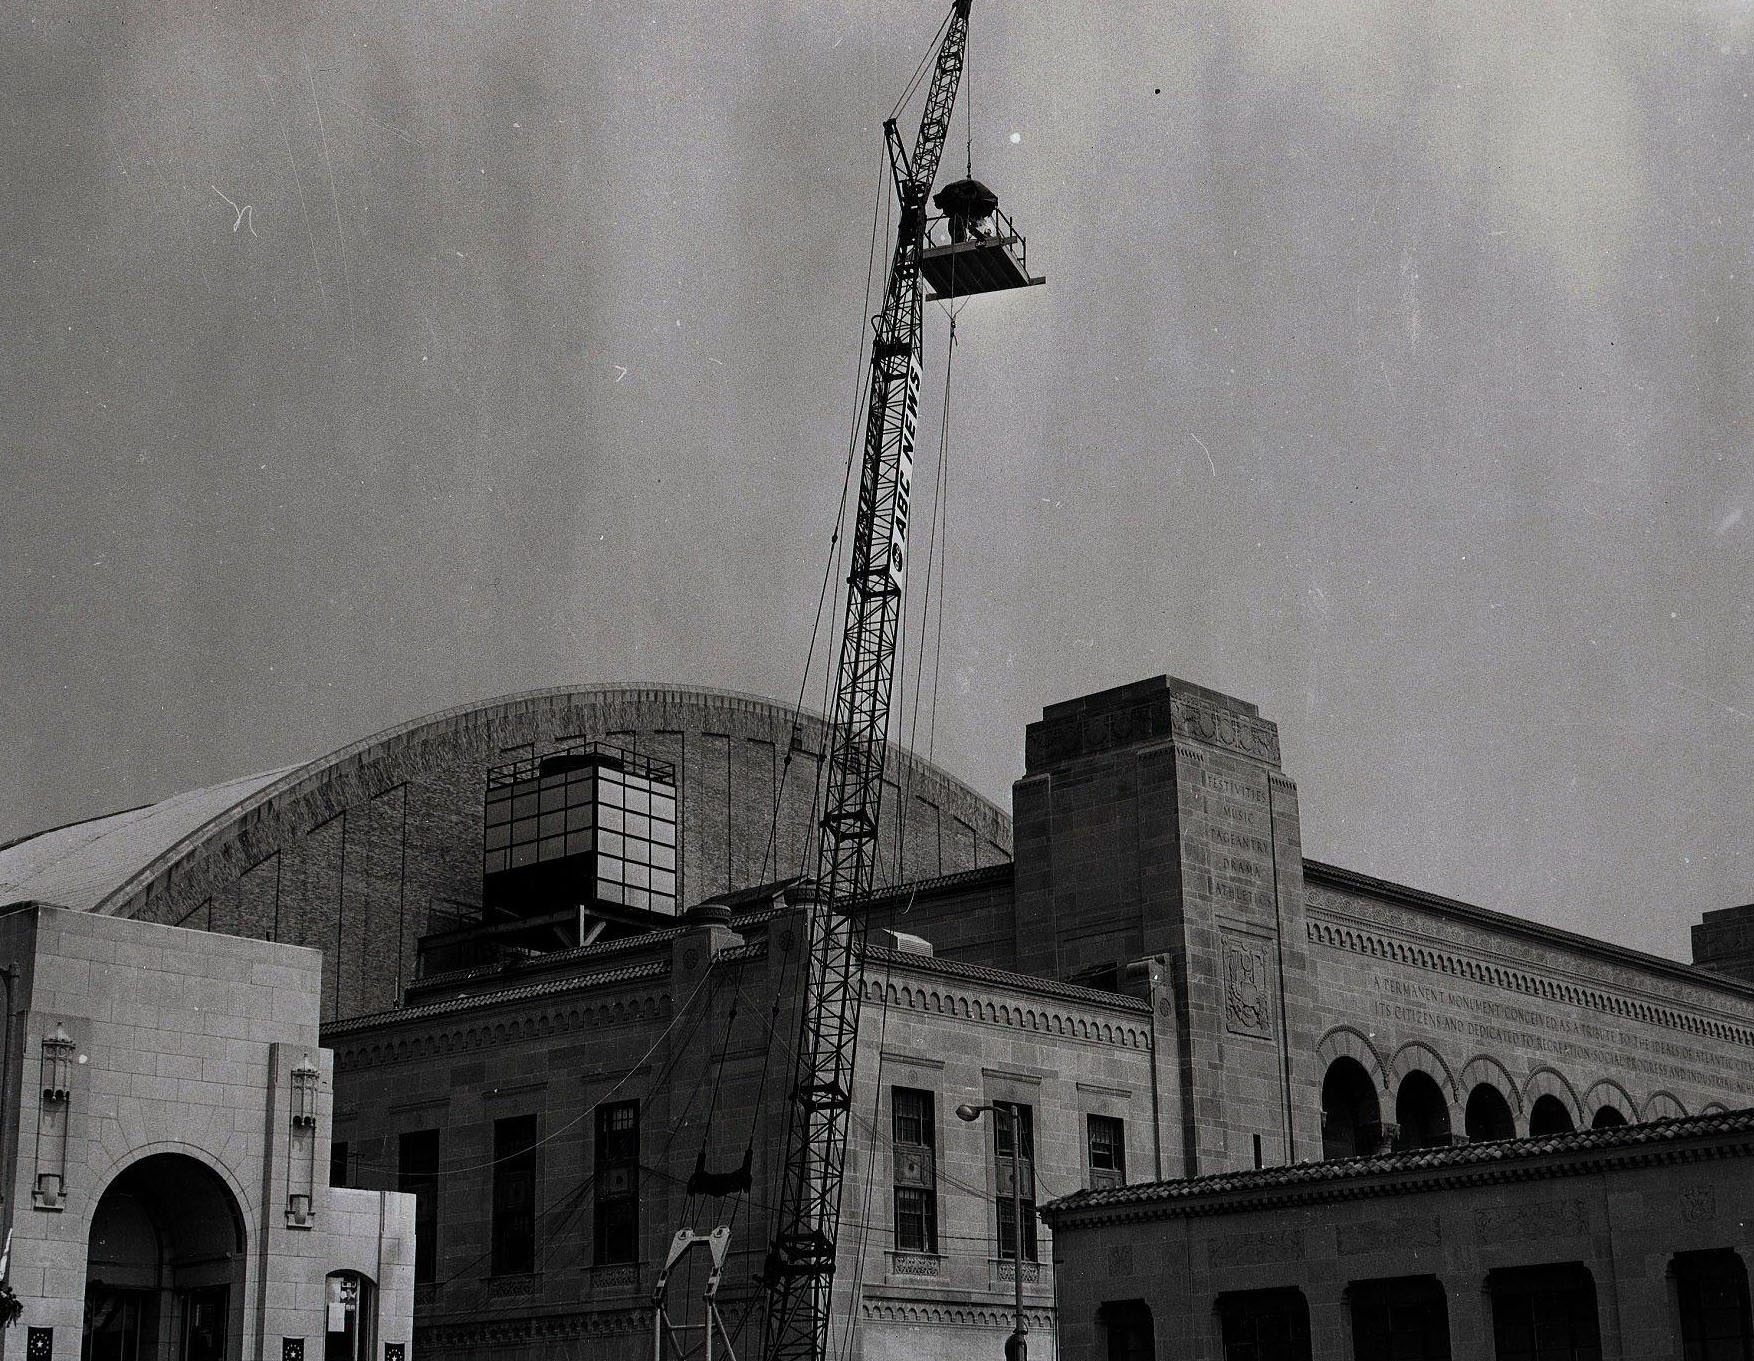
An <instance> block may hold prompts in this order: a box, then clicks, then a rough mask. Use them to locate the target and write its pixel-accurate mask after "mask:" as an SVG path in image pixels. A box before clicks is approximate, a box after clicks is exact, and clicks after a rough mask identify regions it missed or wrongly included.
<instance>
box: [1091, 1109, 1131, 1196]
mask: <svg viewBox="0 0 1754 1361" xmlns="http://www.w3.org/2000/svg"><path fill="white" fill-rule="evenodd" d="M1085 1147H1086V1148H1088V1149H1089V1151H1090V1184H1091V1186H1093V1187H1098V1186H1123V1185H1125V1184H1126V1180H1127V1142H1126V1135H1125V1131H1124V1129H1123V1128H1122V1125H1121V1122H1120V1120H1119V1119H1117V1118H1116V1117H1114V1116H1112V1115H1092V1116H1090V1117H1089V1118H1088V1120H1087V1121H1086V1125H1085Z"/></svg>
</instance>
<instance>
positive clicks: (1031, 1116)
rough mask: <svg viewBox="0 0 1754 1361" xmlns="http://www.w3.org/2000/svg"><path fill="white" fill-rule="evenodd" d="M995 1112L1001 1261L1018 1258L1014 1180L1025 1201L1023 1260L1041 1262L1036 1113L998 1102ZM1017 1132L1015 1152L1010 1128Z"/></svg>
mask: <svg viewBox="0 0 1754 1361" xmlns="http://www.w3.org/2000/svg"><path fill="white" fill-rule="evenodd" d="M994 1104H995V1105H996V1106H998V1109H997V1110H996V1111H994V1112H993V1153H994V1162H995V1167H996V1171H997V1176H996V1177H995V1179H994V1180H995V1182H996V1190H997V1194H996V1195H995V1197H994V1200H995V1202H996V1204H997V1208H998V1222H999V1259H1000V1260H1001V1261H1010V1260H1011V1259H1012V1258H1014V1257H1016V1256H1017V1228H1018V1226H1017V1221H1016V1213H1015V1207H1014V1206H1013V1204H1012V1190H1011V1183H1012V1179H1013V1178H1016V1181H1017V1186H1018V1191H1019V1193H1020V1196H1021V1199H1022V1201H1023V1260H1024V1261H1026V1262H1033V1261H1036V1260H1038V1259H1037V1257H1036V1255H1035V1112H1034V1111H1033V1110H1031V1109H1030V1108H1029V1107H1028V1106H1025V1105H1021V1104H1017V1103H1013V1102H1009V1101H999V1102H995V1103H994ZM1013 1121H1015V1123H1016V1125H1017V1129H1018V1136H1017V1139H1016V1141H1015V1142H1016V1143H1017V1144H1018V1145H1019V1147H1018V1149H1017V1151H1016V1152H1015V1153H1013V1151H1012V1143H1013V1140H1012V1137H1011V1126H1012V1123H1013Z"/></svg>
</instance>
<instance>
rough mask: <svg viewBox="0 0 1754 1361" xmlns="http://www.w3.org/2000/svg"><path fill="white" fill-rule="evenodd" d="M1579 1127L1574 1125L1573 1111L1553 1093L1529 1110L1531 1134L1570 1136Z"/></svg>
mask: <svg viewBox="0 0 1754 1361" xmlns="http://www.w3.org/2000/svg"><path fill="white" fill-rule="evenodd" d="M1576 1128H1577V1126H1576V1125H1575V1124H1573V1123H1572V1119H1571V1109H1570V1107H1568V1106H1567V1105H1566V1104H1565V1103H1564V1102H1563V1101H1561V1100H1560V1099H1559V1098H1558V1097H1556V1096H1554V1095H1553V1093H1552V1092H1548V1093H1547V1094H1546V1095H1544V1096H1542V1097H1539V1098H1538V1099H1537V1100H1536V1101H1535V1104H1534V1105H1533V1106H1531V1107H1530V1108H1529V1134H1530V1136H1531V1137H1533V1136H1535V1135H1540V1134H1570V1133H1571V1131H1572V1130H1574V1129H1576Z"/></svg>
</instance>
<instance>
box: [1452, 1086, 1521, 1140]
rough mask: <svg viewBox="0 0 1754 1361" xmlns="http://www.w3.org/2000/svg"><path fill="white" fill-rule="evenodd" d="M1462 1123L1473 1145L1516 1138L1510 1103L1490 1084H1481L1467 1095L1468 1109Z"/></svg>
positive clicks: (1514, 1120) (1514, 1121)
mask: <svg viewBox="0 0 1754 1361" xmlns="http://www.w3.org/2000/svg"><path fill="white" fill-rule="evenodd" d="M1462 1121H1463V1128H1464V1129H1466V1131H1467V1134H1468V1138H1469V1140H1470V1141H1471V1142H1473V1143H1477V1144H1478V1143H1485V1142H1487V1141H1489V1140H1492V1139H1514V1138H1516V1119H1515V1117H1513V1116H1512V1115H1511V1113H1510V1102H1508V1101H1506V1100H1505V1099H1504V1093H1503V1092H1501V1091H1499V1090H1498V1088H1496V1087H1494V1086H1493V1085H1492V1084H1491V1083H1490V1082H1482V1083H1480V1084H1479V1085H1477V1086H1476V1087H1475V1088H1474V1090H1473V1091H1471V1092H1469V1093H1468V1109H1467V1111H1466V1113H1465V1114H1464V1115H1463V1117H1462Z"/></svg>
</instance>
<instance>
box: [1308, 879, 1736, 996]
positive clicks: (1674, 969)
mask: <svg viewBox="0 0 1754 1361" xmlns="http://www.w3.org/2000/svg"><path fill="white" fill-rule="evenodd" d="M1303 882H1304V886H1305V887H1306V888H1311V889H1314V888H1330V889H1335V890H1338V891H1339V892H1342V893H1352V894H1356V895H1358V896H1359V897H1361V898H1364V899H1365V900H1367V901H1370V902H1380V903H1383V904H1386V905H1388V906H1394V907H1410V908H1413V909H1415V910H1416V911H1421V912H1426V913H1430V914H1431V915H1433V916H1435V917H1438V918H1441V919H1445V920H1449V921H1453V922H1459V923H1462V924H1464V925H1470V926H1479V927H1483V928H1485V929H1486V930H1489V931H1492V932H1495V933H1497V934H1500V935H1511V936H1520V937H1522V938H1523V939H1525V940H1534V941H1539V942H1540V943H1542V944H1543V945H1549V946H1554V947H1557V948H1559V949H1563V950H1570V951H1574V952H1576V953H1578V954H1583V955H1593V956H1595V957H1596V958H1598V959H1601V960H1604V961H1606V962H1609V963H1613V964H1619V965H1623V966H1625V967H1628V968H1632V969H1637V970H1638V971H1639V972H1641V973H1657V974H1662V975H1663V976H1665V977H1667V978H1673V979H1676V980H1678V981H1680V982H1685V983H1690V984H1692V985H1693V986H1695V987H1699V988H1705V989H1709V990H1711V991H1713V992H1720V993H1725V994H1728V995H1729V996H1732V997H1735V998H1736V999H1737V1000H1738V1001H1742V1002H1747V1003H1754V983H1750V982H1746V981H1744V980H1742V979H1738V978H1727V977H1725V976H1724V975H1722V974H1716V973H1711V972H1709V971H1708V970H1704V969H1699V968H1695V967H1694V966H1692V965H1690V964H1682V963H1681V962H1679V961H1678V960H1673V959H1665V958H1664V957H1663V956H1661V955H1653V954H1647V953H1645V952H1644V951H1643V950H1633V949H1629V948H1627V947H1626V946H1624V945H1614V944H1612V943H1610V942H1609V941H1605V940H1595V939H1593V938H1592V937H1589V936H1580V935H1578V934H1577V933H1576V932H1575V931H1564V930H1561V929H1560V928H1559V927H1557V926H1546V925H1543V924H1542V923H1540V922H1532V921H1527V920H1525V919H1523V918H1521V917H1513V916H1511V915H1509V914H1508V913H1505V912H1494V911H1493V910H1492V909H1491V908H1486V907H1478V906H1476V905H1475V904H1473V903H1464V902H1461V901H1459V900H1458V899H1455V898H1445V897H1443V896H1441V895H1440V894H1436V893H1427V892H1426V891H1425V890H1424V889H1417V888H1409V887H1408V886H1407V885H1405V884H1396V883H1392V882H1391V881H1389V880H1387V879H1373V878H1371V877H1370V876H1369V875H1368V874H1359V873H1358V872H1357V871H1356V870H1348V869H1342V868H1341V867H1340V866H1338V865H1329V864H1326V863H1324V862H1322V861H1320V860H1305V861H1304V862H1303ZM1310 905H1311V906H1312V907H1314V906H1316V902H1315V899H1314V895H1313V894H1312V895H1311V902H1310Z"/></svg>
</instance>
